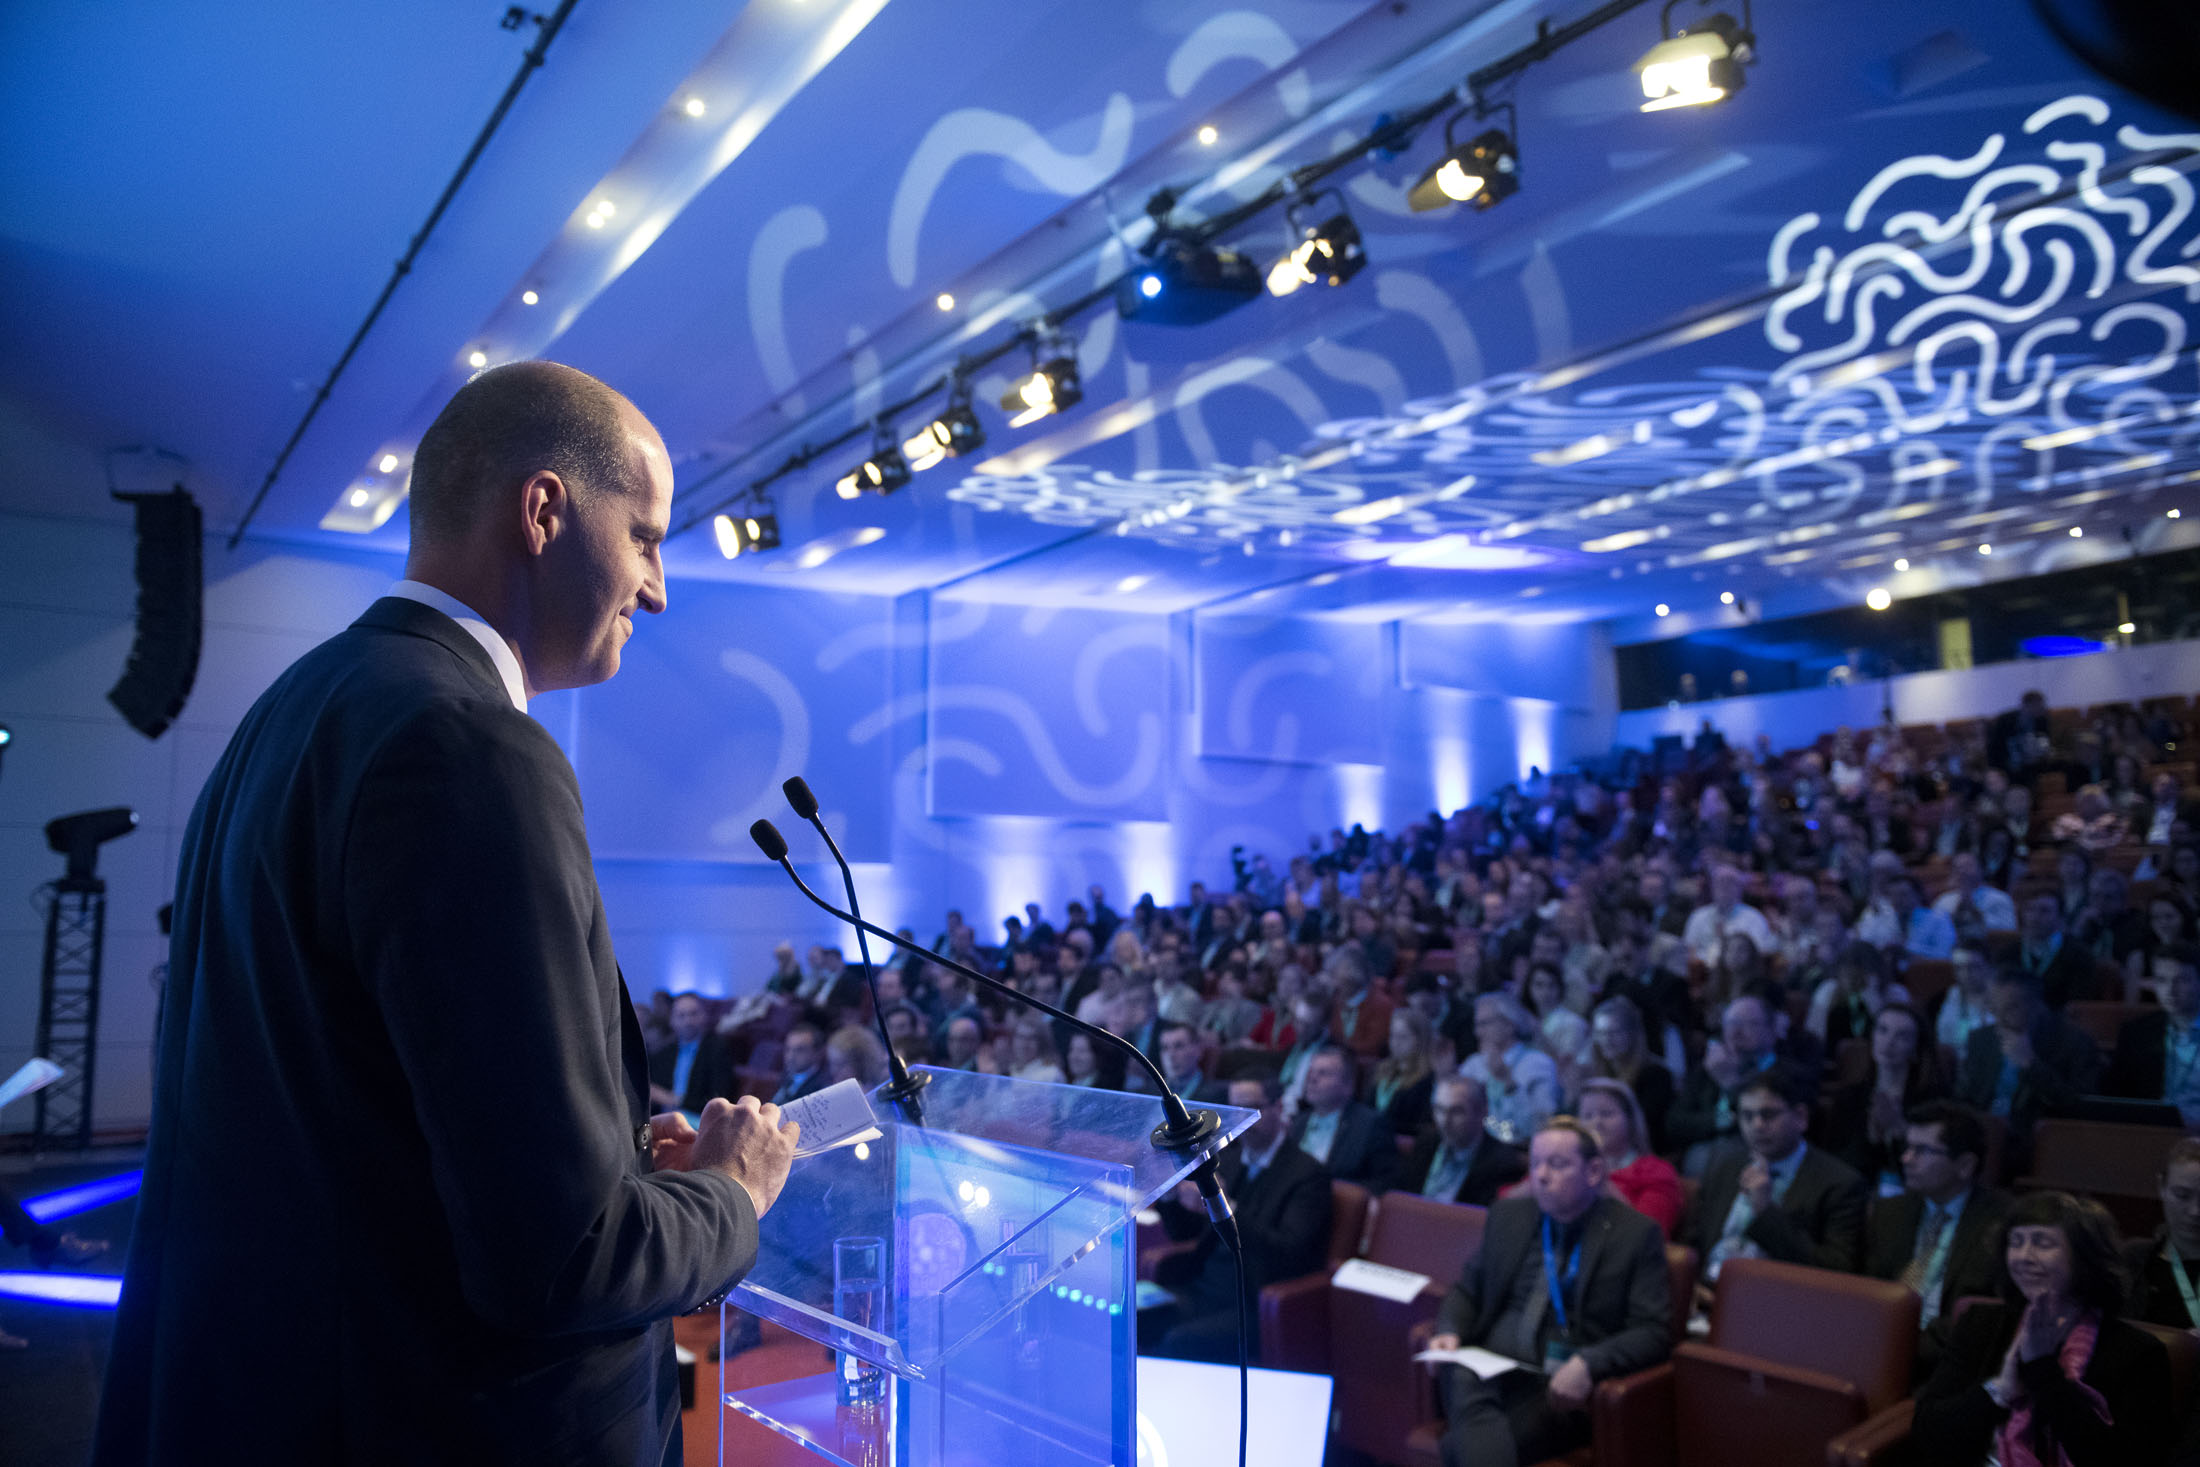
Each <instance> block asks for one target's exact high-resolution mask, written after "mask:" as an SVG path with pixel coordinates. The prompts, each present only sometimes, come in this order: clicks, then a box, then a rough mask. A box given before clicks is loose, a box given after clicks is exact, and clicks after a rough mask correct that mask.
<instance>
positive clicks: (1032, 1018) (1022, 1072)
mask: <svg viewBox="0 0 2200 1467" xmlns="http://www.w3.org/2000/svg"><path fill="white" fill-rule="evenodd" d="M1008 1034H1009V1045H1008V1058H1009V1062H1008V1074H1009V1077H1010V1078H1011V1079H1016V1080H1033V1081H1037V1082H1039V1083H1041V1084H1049V1085H1059V1084H1060V1083H1062V1081H1064V1080H1066V1079H1067V1078H1069V1077H1068V1075H1067V1074H1066V1073H1065V1072H1064V1071H1063V1069H1062V1065H1061V1061H1060V1060H1058V1059H1056V1058H1055V1050H1054V1025H1053V1023H1052V1022H1051V1021H1049V1020H1048V1018H1047V1017H1046V1015H1044V1014H1041V1013H1037V1012H1035V1011H1027V1012H1026V1013H1024V1014H1023V1015H1022V1016H1021V1017H1019V1018H1018V1019H1017V1020H1016V1022H1015V1024H1014V1025H1012V1026H1011V1027H1010V1029H1009V1031H1008Z"/></svg>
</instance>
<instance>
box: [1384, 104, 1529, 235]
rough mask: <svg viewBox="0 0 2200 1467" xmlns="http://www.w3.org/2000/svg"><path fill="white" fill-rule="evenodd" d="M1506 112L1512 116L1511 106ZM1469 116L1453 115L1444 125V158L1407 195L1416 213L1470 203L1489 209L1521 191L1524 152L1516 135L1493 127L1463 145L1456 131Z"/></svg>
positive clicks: (1478, 207)
mask: <svg viewBox="0 0 2200 1467" xmlns="http://www.w3.org/2000/svg"><path fill="white" fill-rule="evenodd" d="M1492 110H1495V109H1492ZM1504 110H1505V111H1507V112H1510V111H1511V110H1512V108H1511V106H1510V104H1507V106H1506V107H1505V108H1504ZM1477 115H1480V114H1477ZM1466 116H1468V114H1467V113H1465V112H1454V113H1453V114H1452V115H1451V120H1450V121H1449V122H1446V123H1445V124H1444V156H1443V157H1441V158H1439V159H1437V160H1436V165H1435V166H1434V167H1433V168H1431V169H1429V170H1428V172H1426V173H1424V174H1422V175H1421V176H1420V178H1419V179H1418V180H1417V181H1416V182H1415V183H1414V185H1413V187H1412V188H1411V189H1409V190H1407V191H1406V202H1407V203H1408V204H1410V205H1411V206H1412V207H1413V208H1414V210H1415V211H1416V212H1418V213H1423V214H1425V213H1427V212H1428V211H1430V210H1431V209H1448V208H1450V207H1451V206H1452V205H1453V204H1469V203H1471V204H1473V205H1474V207H1475V208H1477V209H1487V208H1489V207H1490V206H1492V205H1493V204H1501V203H1503V202H1504V201H1505V200H1506V199H1509V198H1511V197H1512V196H1513V195H1514V194H1515V193H1516V192H1518V191H1519V189H1520V150H1519V148H1518V147H1517V146H1515V144H1514V142H1513V136H1512V134H1511V133H1508V132H1506V131H1505V130H1504V129H1502V128H1496V127H1493V128H1489V129H1487V130H1486V131H1483V132H1479V133H1477V134H1475V135H1474V136H1473V137H1472V138H1469V139H1468V140H1467V141H1466V142H1464V143H1462V142H1459V141H1457V140H1455V139H1454V138H1453V136H1452V129H1453V128H1455V127H1457V126H1458V125H1459V122H1460V119H1462V118H1464V117H1466ZM1515 127H1516V129H1517V123H1516V124H1515Z"/></svg>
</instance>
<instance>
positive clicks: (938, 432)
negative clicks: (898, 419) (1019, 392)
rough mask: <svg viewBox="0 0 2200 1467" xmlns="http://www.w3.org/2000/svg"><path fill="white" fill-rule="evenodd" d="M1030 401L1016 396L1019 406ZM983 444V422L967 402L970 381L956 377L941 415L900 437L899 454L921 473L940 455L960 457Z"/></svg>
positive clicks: (939, 459) (943, 457)
mask: <svg viewBox="0 0 2200 1467" xmlns="http://www.w3.org/2000/svg"><path fill="white" fill-rule="evenodd" d="M1029 406H1030V404H1028V403H1026V402H1024V401H1023V400H1022V399H1021V398H1019V399H1017V408H1018V410H1019V411H1020V410H1022V409H1023V408H1026V407H1029ZM983 447H985V425H984V424H982V423H980V422H979V421H978V415H977V413H976V412H975V411H973V410H972V408H971V406H970V384H969V383H968V382H965V381H964V380H962V379H961V378H959V377H958V378H957V379H956V381H955V386H954V388H953V390H952V391H950V392H949V393H948V395H947V406H946V407H944V408H942V409H940V415H939V416H938V417H936V418H934V419H933V420H932V421H931V422H929V423H926V424H925V425H924V426H923V427H922V428H920V429H918V430H917V433H916V435H915V436H914V437H912V438H908V439H906V440H904V441H903V443H902V445H901V452H902V456H903V457H904V458H906V459H908V460H909V467H910V469H911V471H913V472H919V473H921V472H922V471H924V470H925V469H929V468H931V467H932V466H933V465H934V464H936V463H939V462H940V461H941V460H942V459H950V458H961V457H962V456H963V455H964V454H966V453H976V452H977V451H978V450H979V449H981V448H983Z"/></svg>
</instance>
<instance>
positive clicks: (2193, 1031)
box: [2103, 947, 2200, 1130]
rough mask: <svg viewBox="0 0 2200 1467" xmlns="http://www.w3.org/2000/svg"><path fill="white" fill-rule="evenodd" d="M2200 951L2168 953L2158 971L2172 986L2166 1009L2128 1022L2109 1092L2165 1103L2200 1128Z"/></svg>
mask: <svg viewBox="0 0 2200 1467" xmlns="http://www.w3.org/2000/svg"><path fill="white" fill-rule="evenodd" d="M2196 963H2200V951H2196V950H2194V949H2192V948H2189V947H2188V948H2184V949H2182V950H2179V951H2169V950H2165V951H2164V952H2163V953H2162V954H2161V955H2160V956H2159V958H2158V959H2157V960H2156V971H2157V972H2159V973H2162V974H2164V975H2165V976H2166V977H2167V979H2168V982H2167V983H2166V985H2165V986H2164V990H2163V993H2162V1003H2161V1007H2159V1008H2157V1009H2154V1010H2152V1011H2150V1012H2148V1013H2143V1014H2140V1015H2137V1016H2136V1017H2134V1018H2129V1019H2126V1020H2124V1022H2123V1026H2122V1027H2121V1028H2120V1029H2119V1030H2118V1031H2117V1033H2116V1054H2115V1057H2114V1058H2113V1059H2111V1060H2110V1061H2109V1066H2108V1079H2107V1082H2106V1083H2105V1085H2104V1086H2103V1088H2104V1089H2105V1090H2106V1091H2107V1092H2108V1093H2109V1094H2110V1095H2122V1096H2126V1097H2128V1098H2130V1099H2132V1100H2161V1101H2166V1102H2168V1103H2169V1104H2171V1105H2174V1106H2176V1107H2177V1108H2178V1109H2179V1110H2180V1111H2182V1112H2184V1116H2185V1125H2186V1127H2187V1128H2188V1129H2196V1130H2200V967H2195V966H2194V965H2195V964H2196Z"/></svg>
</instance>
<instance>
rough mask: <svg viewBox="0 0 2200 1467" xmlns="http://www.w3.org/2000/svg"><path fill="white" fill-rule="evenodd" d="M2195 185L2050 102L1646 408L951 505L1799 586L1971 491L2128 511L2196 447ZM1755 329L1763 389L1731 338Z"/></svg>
mask: <svg viewBox="0 0 2200 1467" xmlns="http://www.w3.org/2000/svg"><path fill="white" fill-rule="evenodd" d="M2195 168H2200V135H2196V134H2156V133H2150V132H2147V131H2145V130H2142V129H2140V128H2137V127H2134V126H2130V125H2123V126H2118V125H2115V124H2114V123H2113V122H2112V119H2111V114H2110V109H2109V107H2108V105H2107V104H2106V103H2105V102H2102V101H2101V100H2100V99H2098V98H2095V97H2091V96H2085V95H2076V96H2070V97H2065V98H2063V99H2061V100H2059V101H2056V102H2054V103H2051V104H2049V105H2047V106H2044V107H2041V108H2039V109H2038V110H2037V111H2035V112H2033V113H2032V114H2031V115H2029V116H2028V117H2026V118H2024V119H2023V121H2022V124H2021V126H2020V127H2018V128H2017V129H2015V140H2014V141H2012V138H2011V136H2010V135H2009V134H2005V133H2000V132H1997V133H1993V134H1991V135H1990V136H1988V137H1987V138H1985V139H1984V140H1983V141H1982V142H1981V143H1980V145H1979V147H1978V148H1977V149H1976V150H1975V151H1974V152H1973V153H1971V154H1970V155H1969V156H1967V157H1961V158H1950V157H1945V156H1942V155H1939V154H1917V155H1914V156H1911V157H1905V158H1901V159H1898V160H1896V161H1894V162H1892V163H1890V164H1888V165H1887V166H1885V167H1884V168H1881V169H1880V170H1879V171H1878V172H1877V173H1876V174H1875V175H1874V176H1873V177H1872V179H1871V180H1870V181H1869V182H1868V183H1866V184H1865V185H1864V187H1863V188H1861V189H1860V190H1858V192H1857V194H1856V195H1855V197H1854V198H1853V199H1852V200H1851V201H1850V203H1849V204H1848V206H1847V207H1846V209H1845V210H1843V211H1842V213H1841V214H1840V215H1839V216H1838V217H1837V218H1834V219H1831V220H1828V219H1826V218H1824V217H1822V216H1821V215H1820V214H1818V213H1815V212H1811V213H1804V214H1801V215H1798V216H1796V217H1795V218H1794V219H1791V220H1789V221H1788V222H1787V223H1786V224H1785V225H1783V226H1782V227H1781V228H1780V229H1779V230H1778V231H1777V232H1776V233H1775V234H1774V236H1773V238H1772V240H1771V242H1770V246H1769V249H1768V251H1767V257H1766V268H1767V273H1768V284H1769V287H1770V289H1769V291H1768V300H1769V304H1767V305H1765V306H1764V307H1763V308H1762V309H1761V310H1760V309H1756V308H1751V309H1744V310H1738V311H1733V312H1728V313H1726V314H1724V315H1721V316H1716V317H1712V318H1709V319H1706V320H1704V321H1700V322H1697V323H1694V324H1692V325H1689V326H1685V327H1682V328H1679V329H1677V330H1675V331H1673V332H1671V333H1669V334H1668V336H1667V337H1666V338H1665V339H1664V341H1663V342H1662V343H1661V344H1660V347H1659V349H1658V351H1657V352H1656V353H1655V355H1654V356H1652V357H1651V358H1650V360H1652V361H1655V362H1659V363H1661V364H1663V365H1664V367H1665V368H1666V370H1665V371H1664V372H1661V373H1660V375H1661V376H1664V377H1665V378H1667V380H1664V381H1658V382H1636V383H1626V384H1611V383H1607V384H1601V385H1596V386H1583V385H1581V384H1584V383H1585V382H1587V381H1588V380H1590V379H1592V378H1594V377H1597V376H1607V375H1610V374H1614V373H1617V372H1619V371H1621V370H1624V369H1626V368H1627V367H1628V366H1629V365H1630V362H1631V361H1633V360H1637V359H1639V358H1640V357H1641V356H1642V355H1643V354H1640V353H1637V354H1633V355H1631V357H1630V358H1629V360H1627V361H1617V362H1612V363H1608V364H1591V365H1590V366H1588V367H1584V368H1581V369H1567V370H1562V371H1558V372H1552V373H1544V374H1533V373H1525V374H1516V375H1513V376H1509V377H1498V378H1492V379H1489V380H1487V381H1484V382H1481V383H1478V384H1476V385H1474V386H1471V387H1468V388H1465V389H1462V390H1460V391H1458V392H1455V393H1452V394H1449V395H1446V396H1443V397H1438V398H1431V399H1425V400H1421V401H1416V402H1411V403H1407V404H1405V405H1404V406H1403V407H1402V408H1401V409H1400V410H1399V411H1398V412H1397V413H1395V414H1393V415H1388V416H1379V417H1363V418H1351V419H1343V420H1339V421H1334V422H1331V423H1328V424H1325V425H1323V426H1322V427H1321V428H1320V429H1319V430H1318V432H1317V435H1316V439H1315V441H1314V442H1313V443H1312V444H1310V445H1308V446H1307V447H1306V448H1304V449H1303V450H1302V451H1301V452H1299V453H1298V454H1295V455H1287V456H1283V457H1281V458H1279V459H1277V460H1276V461H1275V462H1273V463H1270V464H1267V465H1264V466H1262V467H1259V468H1244V469H1240V468H1231V467H1227V466H1225V467H1218V468H1216V469H1214V470H1211V471H1207V472H1182V473H1141V474H1131V475H1117V474H1112V473H1107V472H1104V471H1098V470H1094V469H1089V468H1086V467H1083V466H1080V465H1074V464H1055V465H1053V466H1051V467H1049V468H1047V469H1045V470H1042V471H1039V472H1035V473H1031V474H1024V475H1014V476H973V477H971V478H970V479H968V480H966V481H965V482H964V483H963V484H962V485H961V486H960V487H959V488H957V489H956V490H955V491H953V497H954V498H956V499H957V500H960V501H961V502H964V503H967V504H971V505H973V506H976V507H981V508H985V509H994V510H1014V511H1018V512H1021V513H1024V514H1027V515H1030V516H1032V517H1033V518H1036V519H1039V520H1041V521H1043V522H1045V523H1049V524H1060V525H1094V524H1105V523H1108V522H1110V521H1113V522H1114V523H1115V525H1116V528H1117V530H1118V532H1120V533H1124V534H1129V535H1138V536H1144V537H1148V538H1153V539H1157V540H1161V541H1164V542H1168V543H1177V544H1184V545H1193V546H1201V547H1209V546H1212V545H1214V544H1216V543H1228V542H1233V541H1239V542H1242V541H1245V540H1248V539H1253V538H1258V537H1262V536H1270V537H1272V538H1273V540H1274V542H1277V543H1285V544H1289V543H1299V542H1304V543H1308V544H1328V545H1337V544H1339V543H1340V542H1348V541H1359V542H1363V543H1362V544H1361V545H1359V546H1357V547H1348V548H1357V549H1358V550H1360V551H1363V552H1365V551H1371V550H1373V549H1374V548H1375V547H1376V546H1378V545H1389V544H1392V543H1399V544H1401V545H1402V544H1404V543H1417V542H1422V541H1425V540H1426V539H1427V538H1428V537H1429V536H1431V535H1443V534H1465V535H1469V536H1472V537H1474V538H1475V539H1477V540H1480V541H1483V542H1500V543H1501V542H1508V541H1519V542H1521V543H1523V544H1529V545H1538V546H1548V547H1551V548H1558V549H1565V550H1579V551H1587V552H1590V553H1592V554H1595V553H1602V552H1616V551H1623V550H1632V549H1635V548H1637V547H1647V546H1652V545H1655V546H1656V549H1655V551H1654V552H1653V553H1655V554H1657V555H1659V556H1660V557H1661V558H1662V559H1663V561H1664V562H1665V563H1666V564H1668V565H1677V564H1685V563H1692V562H1701V561H1709V560H1718V559H1722V558H1728V557H1732V556H1735V555H1741V554H1750V553H1762V552H1766V551H1773V550H1775V549H1776V548H1777V547H1785V546H1791V545H1797V544H1812V543H1818V548H1817V549H1812V550H1807V551H1794V552H1789V553H1788V554H1789V558H1792V559H1802V558H1807V557H1808V556H1810V555H1814V554H1818V553H1822V551H1824V550H1829V549H1830V550H1838V549H1839V548H1840V547H1839V546H1838V545H1835V544H1830V543H1823V542H1826V541H1828V540H1829V538H1830V537H1831V536H1833V535H1835V534H1838V533H1839V532H1841V531H1843V530H1848V529H1860V530H1871V529H1874V528H1876V527H1878V526H1881V525H1885V524H1888V523H1895V522H1900V521H1904V520H1910V519H1916V518H1919V517H1922V516H1925V515H1930V514H1936V513H1942V512H1949V511H1955V512H1963V511H1977V510H1979V509H1980V508H1981V507H1982V506H1985V505H1987V504H1988V503H1990V502H1992V501H1993V500H1994V499H1995V497H1996V495H1997V492H2002V493H2005V494H2013V495H2019V496H2027V497H2029V498H2031V499H2032V500H2034V501H2036V500H2037V498H2038V497H2039V496H2042V495H2051V494H2054V493H2056V492H2057V491H2061V490H2065V489H2077V490H2080V491H2084V490H2088V489H2090V488H2092V487H2093V486H2095V485H2097V484H2098V483H2100V482H2102V481H2103V480H2105V479H2115V480H2117V481H2118V482H2119V483H2127V484H2132V485H2136V486H2139V487H2144V486H2145V485H2146V484H2147V483H2149V482H2150V479H2149V478H2148V476H2149V475H2152V476H2153V477H2154V478H2156V479H2158V478H2159V477H2160V475H2161V473H2162V472H2163V471H2165V470H2166V469H2167V468H2168V466H2169V465H2171V464H2173V463H2174V462H2176V461H2177V459H2178V458H2179V457H2180V456H2181V455H2184V454H2187V453H2189V452H2190V450H2191V449H2192V448H2193V446H2194V441H2195V439H2196V438H2200V379H2196V375H2195V371H2196V362H2195V354H2194V353H2193V352H2191V351H2190V350H2188V349H2187V342H2188V338H2189V336H2190V334H2191V332H2190V319H2191V318H2190V313H2189V307H2190V306H2191V305H2192V304H2193V303H2194V302H2200V267H2195V266H2193V265H2190V264H2186V263H2182V262H2183V261H2186V260H2189V259H2191V258H2193V257H2194V256H2195V255H2200V221H2196V220H2195V219H2194V190H2193V185H2192V182H2191V180H2190V178H2189V177H2188V175H2189V174H2190V173H2191V172H2192V171H2193V170H2194V169H2195ZM1942 196H1945V197H1942ZM1936 203H1937V204H1938V205H1939V207H1938V208H1935V207H1932V206H1933V205H1935V204H1936ZM1803 261H1807V262H1808V263H1807V264H1803V263H1800V262H1803ZM1554 288H1555V287H1554ZM1760 317H1761V319H1762V323H1763V331H1764V340H1765V343H1766V346H1769V348H1770V349H1771V350H1772V351H1773V352H1774V353H1777V354H1778V355H1777V357H1776V359H1775V360H1774V361H1773V362H1772V363H1771V364H1769V365H1762V364H1761V363H1763V361H1764V348H1761V347H1757V346H1755V345H1754V344H1743V343H1741V340H1740V338H1739V336H1738V331H1737V328H1739V327H1741V326H1744V325H1746V324H1748V323H1750V322H1753V321H1757V320H1759V319H1760ZM1738 352H1739V353H1743V354H1746V356H1747V357H1749V358H1754V359H1755V362H1746V363H1745V362H1737V361H1735V357H1736V356H1737V354H1738ZM1675 369H1678V370H1675ZM1684 500H1685V501H1686V507H1687V508H1688V509H1689V510H1691V511H1693V513H1691V514H1689V515H1688V516H1687V517H1686V518H1680V517H1678V516H1679V514H1680V510H1681V508H1682V506H1681V505H1680V504H1679V503H1677V502H1676V501H1684ZM2010 512H2011V513H2022V512H2024V511H2023V510H2021V509H2012V510H2011V511H2010ZM1923 528H1930V527H1923ZM1949 528H1958V527H1957V526H1953V525H1951V526H1950V527H1949ZM1367 542H1372V543H1367Z"/></svg>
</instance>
